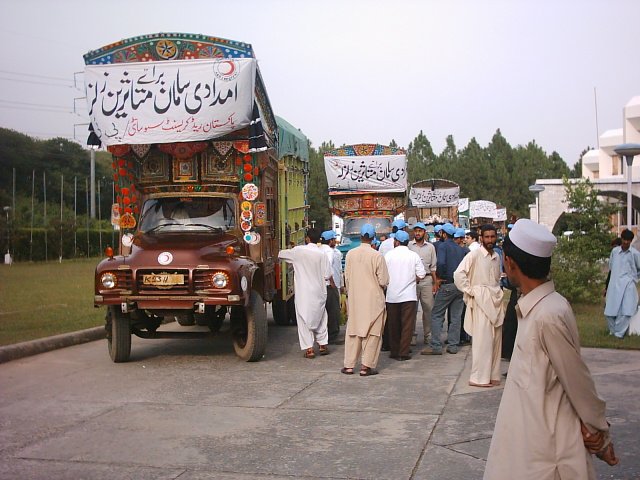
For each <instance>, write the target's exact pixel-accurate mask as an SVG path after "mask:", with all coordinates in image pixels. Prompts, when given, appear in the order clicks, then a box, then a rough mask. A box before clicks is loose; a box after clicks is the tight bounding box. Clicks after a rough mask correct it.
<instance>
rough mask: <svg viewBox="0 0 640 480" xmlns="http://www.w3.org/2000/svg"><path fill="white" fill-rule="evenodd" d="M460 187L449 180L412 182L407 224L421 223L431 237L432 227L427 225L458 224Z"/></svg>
mask: <svg viewBox="0 0 640 480" xmlns="http://www.w3.org/2000/svg"><path fill="white" fill-rule="evenodd" d="M459 197H460V186H459V185H458V184H457V183H455V182H452V181H450V180H445V179H442V178H430V179H427V180H420V181H418V182H414V183H413V184H412V185H411V188H410V189H409V207H408V208H407V212H406V215H405V217H406V219H407V222H409V223H413V222H417V221H420V222H423V223H425V224H427V229H428V231H429V233H430V234H431V235H433V234H432V233H431V232H433V227H430V226H429V225H432V224H437V223H445V222H451V223H453V224H460V225H462V223H464V222H462V223H461V219H460V218H459V213H460V212H459V211H458V203H459ZM431 235H430V236H431Z"/></svg>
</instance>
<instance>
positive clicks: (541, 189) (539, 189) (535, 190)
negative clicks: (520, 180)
mask: <svg viewBox="0 0 640 480" xmlns="http://www.w3.org/2000/svg"><path fill="white" fill-rule="evenodd" d="M529 191H530V192H532V193H534V194H535V196H536V223H540V202H539V198H540V193H541V192H544V186H542V185H538V184H537V183H534V184H533V185H529Z"/></svg>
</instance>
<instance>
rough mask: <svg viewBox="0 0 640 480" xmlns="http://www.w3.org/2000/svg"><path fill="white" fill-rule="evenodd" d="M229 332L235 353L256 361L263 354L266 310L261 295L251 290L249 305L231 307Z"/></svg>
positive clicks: (247, 360) (249, 360) (265, 338)
mask: <svg viewBox="0 0 640 480" xmlns="http://www.w3.org/2000/svg"><path fill="white" fill-rule="evenodd" d="M231 332H232V336H233V348H234V350H235V351H236V355H238V357H240V358H241V359H242V360H244V361H246V362H256V361H258V360H260V359H261V358H262V357H263V356H264V351H265V349H266V347H267V310H266V308H265V304H264V301H263V300H262V296H260V294H259V293H258V292H256V291H255V290H252V291H251V297H250V298H249V305H248V306H247V307H245V308H238V307H233V308H232V312H231Z"/></svg>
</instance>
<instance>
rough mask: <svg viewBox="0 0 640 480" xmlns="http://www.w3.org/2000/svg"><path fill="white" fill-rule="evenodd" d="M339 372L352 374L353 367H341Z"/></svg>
mask: <svg viewBox="0 0 640 480" xmlns="http://www.w3.org/2000/svg"><path fill="white" fill-rule="evenodd" d="M340 373H344V374H345V375H353V368H348V367H343V368H342V370H340Z"/></svg>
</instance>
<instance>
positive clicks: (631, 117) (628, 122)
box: [530, 96, 640, 232]
mask: <svg viewBox="0 0 640 480" xmlns="http://www.w3.org/2000/svg"><path fill="white" fill-rule="evenodd" d="M622 143H640V96H636V97H633V98H632V99H631V100H629V102H628V103H627V104H626V105H625V106H624V108H623V125H622V128H618V129H615V130H607V131H606V132H604V133H603V134H602V135H600V138H599V148H597V149H595V150H590V151H589V152H587V153H586V154H585V155H584V156H583V157H582V176H583V178H588V179H589V180H591V182H592V183H593V185H594V186H595V188H596V189H597V190H598V192H599V193H600V194H601V195H602V197H603V199H605V200H607V201H610V202H616V203H619V204H620V206H621V210H622V212H623V214H622V215H618V217H617V218H615V219H614V222H613V223H614V227H615V229H616V231H618V232H619V231H621V230H622V229H623V228H626V225H625V223H626V214H625V213H624V212H626V204H627V163H626V161H625V160H624V158H621V157H620V156H619V155H617V154H616V152H615V151H614V148H615V147H616V146H618V145H620V144H622ZM631 174H632V177H631V178H632V195H633V201H632V205H633V215H632V226H631V228H633V229H634V230H635V229H636V227H637V225H638V223H639V221H638V220H639V217H638V212H640V157H636V158H635V160H634V163H633V166H632V167H631ZM536 184H537V185H542V186H543V187H544V188H545V189H544V191H542V192H541V193H540V196H539V200H538V204H539V207H538V208H539V209H540V223H541V224H543V225H545V226H547V227H548V228H549V229H550V230H552V229H553V227H554V225H555V224H556V222H557V221H558V219H559V218H560V215H562V214H563V213H564V212H566V211H567V204H566V201H565V196H564V186H563V185H562V180H560V179H537V180H536ZM530 218H531V219H533V220H536V219H537V218H538V217H537V211H536V205H535V204H533V205H531V206H530Z"/></svg>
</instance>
